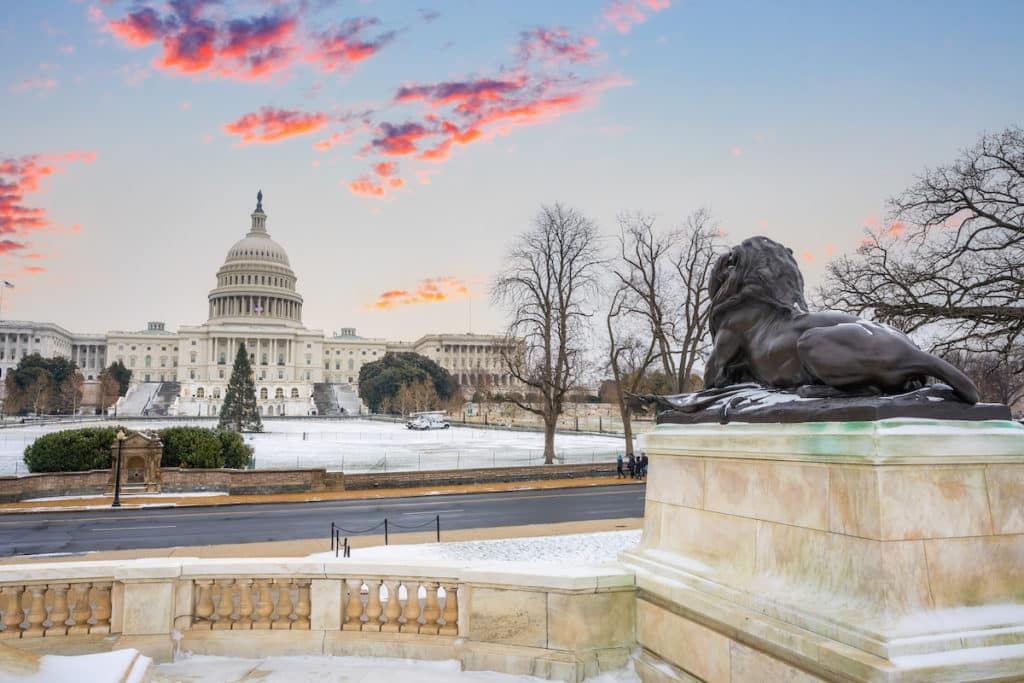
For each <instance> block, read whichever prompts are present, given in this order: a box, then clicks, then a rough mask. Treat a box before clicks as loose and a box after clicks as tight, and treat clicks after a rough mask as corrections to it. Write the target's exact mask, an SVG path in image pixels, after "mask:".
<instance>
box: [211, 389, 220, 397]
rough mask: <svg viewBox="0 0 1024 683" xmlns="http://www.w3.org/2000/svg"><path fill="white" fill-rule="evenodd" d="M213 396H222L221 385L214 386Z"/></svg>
mask: <svg viewBox="0 0 1024 683" xmlns="http://www.w3.org/2000/svg"><path fill="white" fill-rule="evenodd" d="M213 397H214V398H220V387H214V388H213Z"/></svg>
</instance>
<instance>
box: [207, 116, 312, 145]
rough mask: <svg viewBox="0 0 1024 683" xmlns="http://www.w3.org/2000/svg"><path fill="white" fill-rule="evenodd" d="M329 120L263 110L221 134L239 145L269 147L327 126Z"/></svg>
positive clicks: (229, 126) (228, 125) (231, 125)
mask: <svg viewBox="0 0 1024 683" xmlns="http://www.w3.org/2000/svg"><path fill="white" fill-rule="evenodd" d="M327 121H328V116H327V114H324V113H322V112H302V111H297V110H289V109H274V108H272V107H263V108H262V109H260V110H259V111H258V112H253V113H251V114H246V115H245V116H242V117H241V118H239V119H238V120H237V121H233V122H231V123H226V124H224V132H225V133H227V134H228V135H238V136H239V137H240V138H241V140H240V142H241V144H243V145H248V144H254V143H261V144H270V143H275V142H280V141H282V140H285V139H287V138H290V137H295V136H296V135H306V134H309V133H315V132H316V131H318V130H320V129H321V128H323V127H324V126H325V125H327Z"/></svg>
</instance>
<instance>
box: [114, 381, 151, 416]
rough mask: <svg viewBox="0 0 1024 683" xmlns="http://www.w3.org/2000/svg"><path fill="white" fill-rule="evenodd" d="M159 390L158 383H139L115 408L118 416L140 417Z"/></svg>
mask: <svg viewBox="0 0 1024 683" xmlns="http://www.w3.org/2000/svg"><path fill="white" fill-rule="evenodd" d="M159 390H160V382H140V383H138V384H136V385H135V386H134V387H132V388H131V389H129V390H128V394H127V395H126V396H125V397H124V399H122V401H121V404H120V405H119V406H118V408H117V412H118V414H119V415H142V411H144V410H145V409H146V408H147V407H148V406H149V403H150V401H152V400H153V397H154V396H156V393H157V392H158V391H159Z"/></svg>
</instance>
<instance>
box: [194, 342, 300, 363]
mask: <svg viewBox="0 0 1024 683" xmlns="http://www.w3.org/2000/svg"><path fill="white" fill-rule="evenodd" d="M281 341H284V364H285V365H286V366H291V365H294V364H295V363H294V355H295V342H294V341H292V340H291V339H284V340H278V339H256V340H255V342H256V343H255V344H253V343H252V342H253V339H251V338H249V337H211V338H210V343H211V344H212V346H213V352H212V353H213V355H212V360H213V362H214V363H217V362H219V361H220V353H221V346H222V345H224V346H226V347H227V348H226V350H225V351H224V364H225V365H231V364H232V363H233V362H234V360H235V354H237V353H238V345H239V344H241V343H242V342H245V349H246V351H248V352H249V353H250V354H252V356H253V358H254V359H255V360H254V361H253V363H252V365H253V366H254V367H255V366H260V365H263V354H264V353H266V354H267V366H268V367H269V366H276V365H277V354H278V353H279V350H278V348H279V343H280V342H281Z"/></svg>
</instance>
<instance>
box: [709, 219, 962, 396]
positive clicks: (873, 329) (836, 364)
mask: <svg viewBox="0 0 1024 683" xmlns="http://www.w3.org/2000/svg"><path fill="white" fill-rule="evenodd" d="M708 292H709V294H710V296H711V311H710V327H711V334H712V338H713V340H714V345H713V349H712V351H711V354H710V357H709V358H708V360H707V366H706V369H705V373H704V386H705V389H706V390H715V389H719V390H720V389H724V388H725V387H729V386H733V385H737V384H744V383H756V384H757V385H760V386H762V387H769V388H773V389H799V388H801V387H803V388H805V389H806V388H814V387H815V386H817V387H818V388H820V389H821V390H823V391H824V392H825V393H826V394H827V393H828V392H832V395H835V394H865V393H881V394H901V393H905V392H908V391H913V390H915V389H918V388H920V387H922V386H924V385H925V383H926V380H927V378H929V377H932V378H935V379H937V380H940V381H942V382H945V383H946V384H948V385H949V386H950V387H952V389H953V393H954V394H955V396H956V397H957V398H958V399H960V400H961V401H964V402H965V403H969V404H974V403H977V401H978V390H977V388H976V387H975V386H974V383H973V382H972V381H971V380H970V379H969V378H968V377H967V376H966V375H964V373H962V372H960V370H958V369H957V368H955V367H953V366H952V365H950V364H949V363H947V362H946V361H944V360H942V359H941V358H939V357H937V356H934V355H932V354H930V353H927V352H925V351H922V350H921V349H919V348H918V347H917V346H916V345H915V344H914V342H912V341H911V340H910V338H909V337H907V335H905V334H903V333H902V332H900V331H899V330H896V329H894V328H892V327H890V326H888V325H883V324H879V323H874V322H869V321H866V320H862V319H860V318H857V317H855V316H852V315H848V314H846V313H836V312H818V313H811V312H809V311H808V310H807V302H806V301H805V300H804V280H803V276H802V275H801V274H800V269H799V267H798V266H797V263H796V259H794V258H793V252H792V250H790V249H787V248H786V247H784V246H783V245H781V244H779V243H778V242H775V241H774V240H771V239H768V238H767V237H751V238H750V239H747V240H744V241H743V242H742V243H740V244H739V245H737V246H735V247H733V248H732V249H731V250H730V251H729V252H727V253H725V254H722V255H721V256H720V257H719V258H718V260H717V262H716V263H715V266H714V268H713V269H712V271H711V279H710V283H709V285H708ZM828 388H831V389H828Z"/></svg>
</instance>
